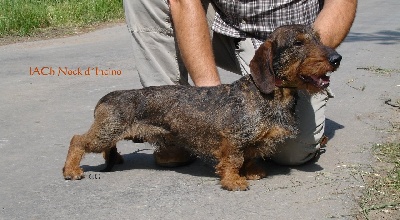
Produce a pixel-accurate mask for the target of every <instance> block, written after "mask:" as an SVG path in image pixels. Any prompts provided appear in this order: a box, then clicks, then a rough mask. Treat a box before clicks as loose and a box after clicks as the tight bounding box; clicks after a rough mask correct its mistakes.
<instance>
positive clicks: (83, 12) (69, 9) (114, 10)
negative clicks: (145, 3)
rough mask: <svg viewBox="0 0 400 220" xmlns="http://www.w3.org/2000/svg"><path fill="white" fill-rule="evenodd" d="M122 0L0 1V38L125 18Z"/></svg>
mask: <svg viewBox="0 0 400 220" xmlns="http://www.w3.org/2000/svg"><path fill="white" fill-rule="evenodd" d="M123 13H124V12H123V7H122V1H121V0H0V37H4V36H30V35H32V34H34V33H35V32H36V31H38V30H40V29H45V28H63V27H84V26H88V25H93V24H97V23H101V22H108V21H113V20H119V19H122V18H123Z"/></svg>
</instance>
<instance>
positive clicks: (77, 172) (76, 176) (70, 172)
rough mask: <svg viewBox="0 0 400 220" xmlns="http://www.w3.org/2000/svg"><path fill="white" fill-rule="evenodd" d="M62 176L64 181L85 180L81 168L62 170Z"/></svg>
mask: <svg viewBox="0 0 400 220" xmlns="http://www.w3.org/2000/svg"><path fill="white" fill-rule="evenodd" d="M63 175H64V179H66V180H80V179H83V178H85V175H84V174H83V169H82V168H78V169H65V168H63Z"/></svg>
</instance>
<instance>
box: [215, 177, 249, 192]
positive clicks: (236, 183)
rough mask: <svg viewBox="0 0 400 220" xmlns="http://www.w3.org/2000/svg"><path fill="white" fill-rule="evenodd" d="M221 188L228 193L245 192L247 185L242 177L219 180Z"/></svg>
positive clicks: (247, 188)
mask: <svg viewBox="0 0 400 220" xmlns="http://www.w3.org/2000/svg"><path fill="white" fill-rule="evenodd" d="M221 185H222V188H224V189H226V190H229V191H245V190H249V184H248V182H247V181H246V178H244V177H240V176H238V177H236V178H232V177H231V178H224V179H222V180H221Z"/></svg>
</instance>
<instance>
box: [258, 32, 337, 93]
mask: <svg viewBox="0 0 400 220" xmlns="http://www.w3.org/2000/svg"><path fill="white" fill-rule="evenodd" d="M341 59H342V57H341V56H340V55H339V54H338V53H337V52H336V51H335V50H333V49H331V48H329V47H327V46H324V45H323V44H322V43H321V41H320V39H319V35H318V34H317V33H316V32H315V31H313V29H312V28H311V27H309V26H305V25H288V26H282V27H279V28H277V29H276V30H275V31H274V32H272V34H271V35H270V36H269V37H268V39H267V40H266V41H265V43H264V44H262V45H261V46H260V48H258V49H257V51H256V53H255V55H254V57H253V59H252V60H251V62H250V70H251V75H252V77H253V80H254V82H255V84H256V86H257V87H258V88H259V89H260V91H261V92H263V93H266V94H268V93H271V92H273V91H274V89H275V86H278V87H279V86H281V87H296V88H297V89H305V90H307V91H309V92H310V93H316V92H319V91H321V90H323V89H324V88H326V87H328V86H329V82H330V81H329V73H331V72H333V71H335V70H336V69H337V68H338V67H339V65H340V61H341Z"/></svg>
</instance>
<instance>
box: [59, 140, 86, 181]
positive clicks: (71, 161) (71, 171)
mask: <svg viewBox="0 0 400 220" xmlns="http://www.w3.org/2000/svg"><path fill="white" fill-rule="evenodd" d="M85 142H86V141H85V136H83V135H74V136H73V137H72V139H71V143H70V146H69V150H68V155H67V160H66V161H65V165H64V168H63V175H64V178H65V179H68V180H79V179H82V178H84V175H83V169H82V168H80V167H79V164H80V162H81V160H82V157H83V155H84V154H85V147H84V145H85V144H86V143H85Z"/></svg>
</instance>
